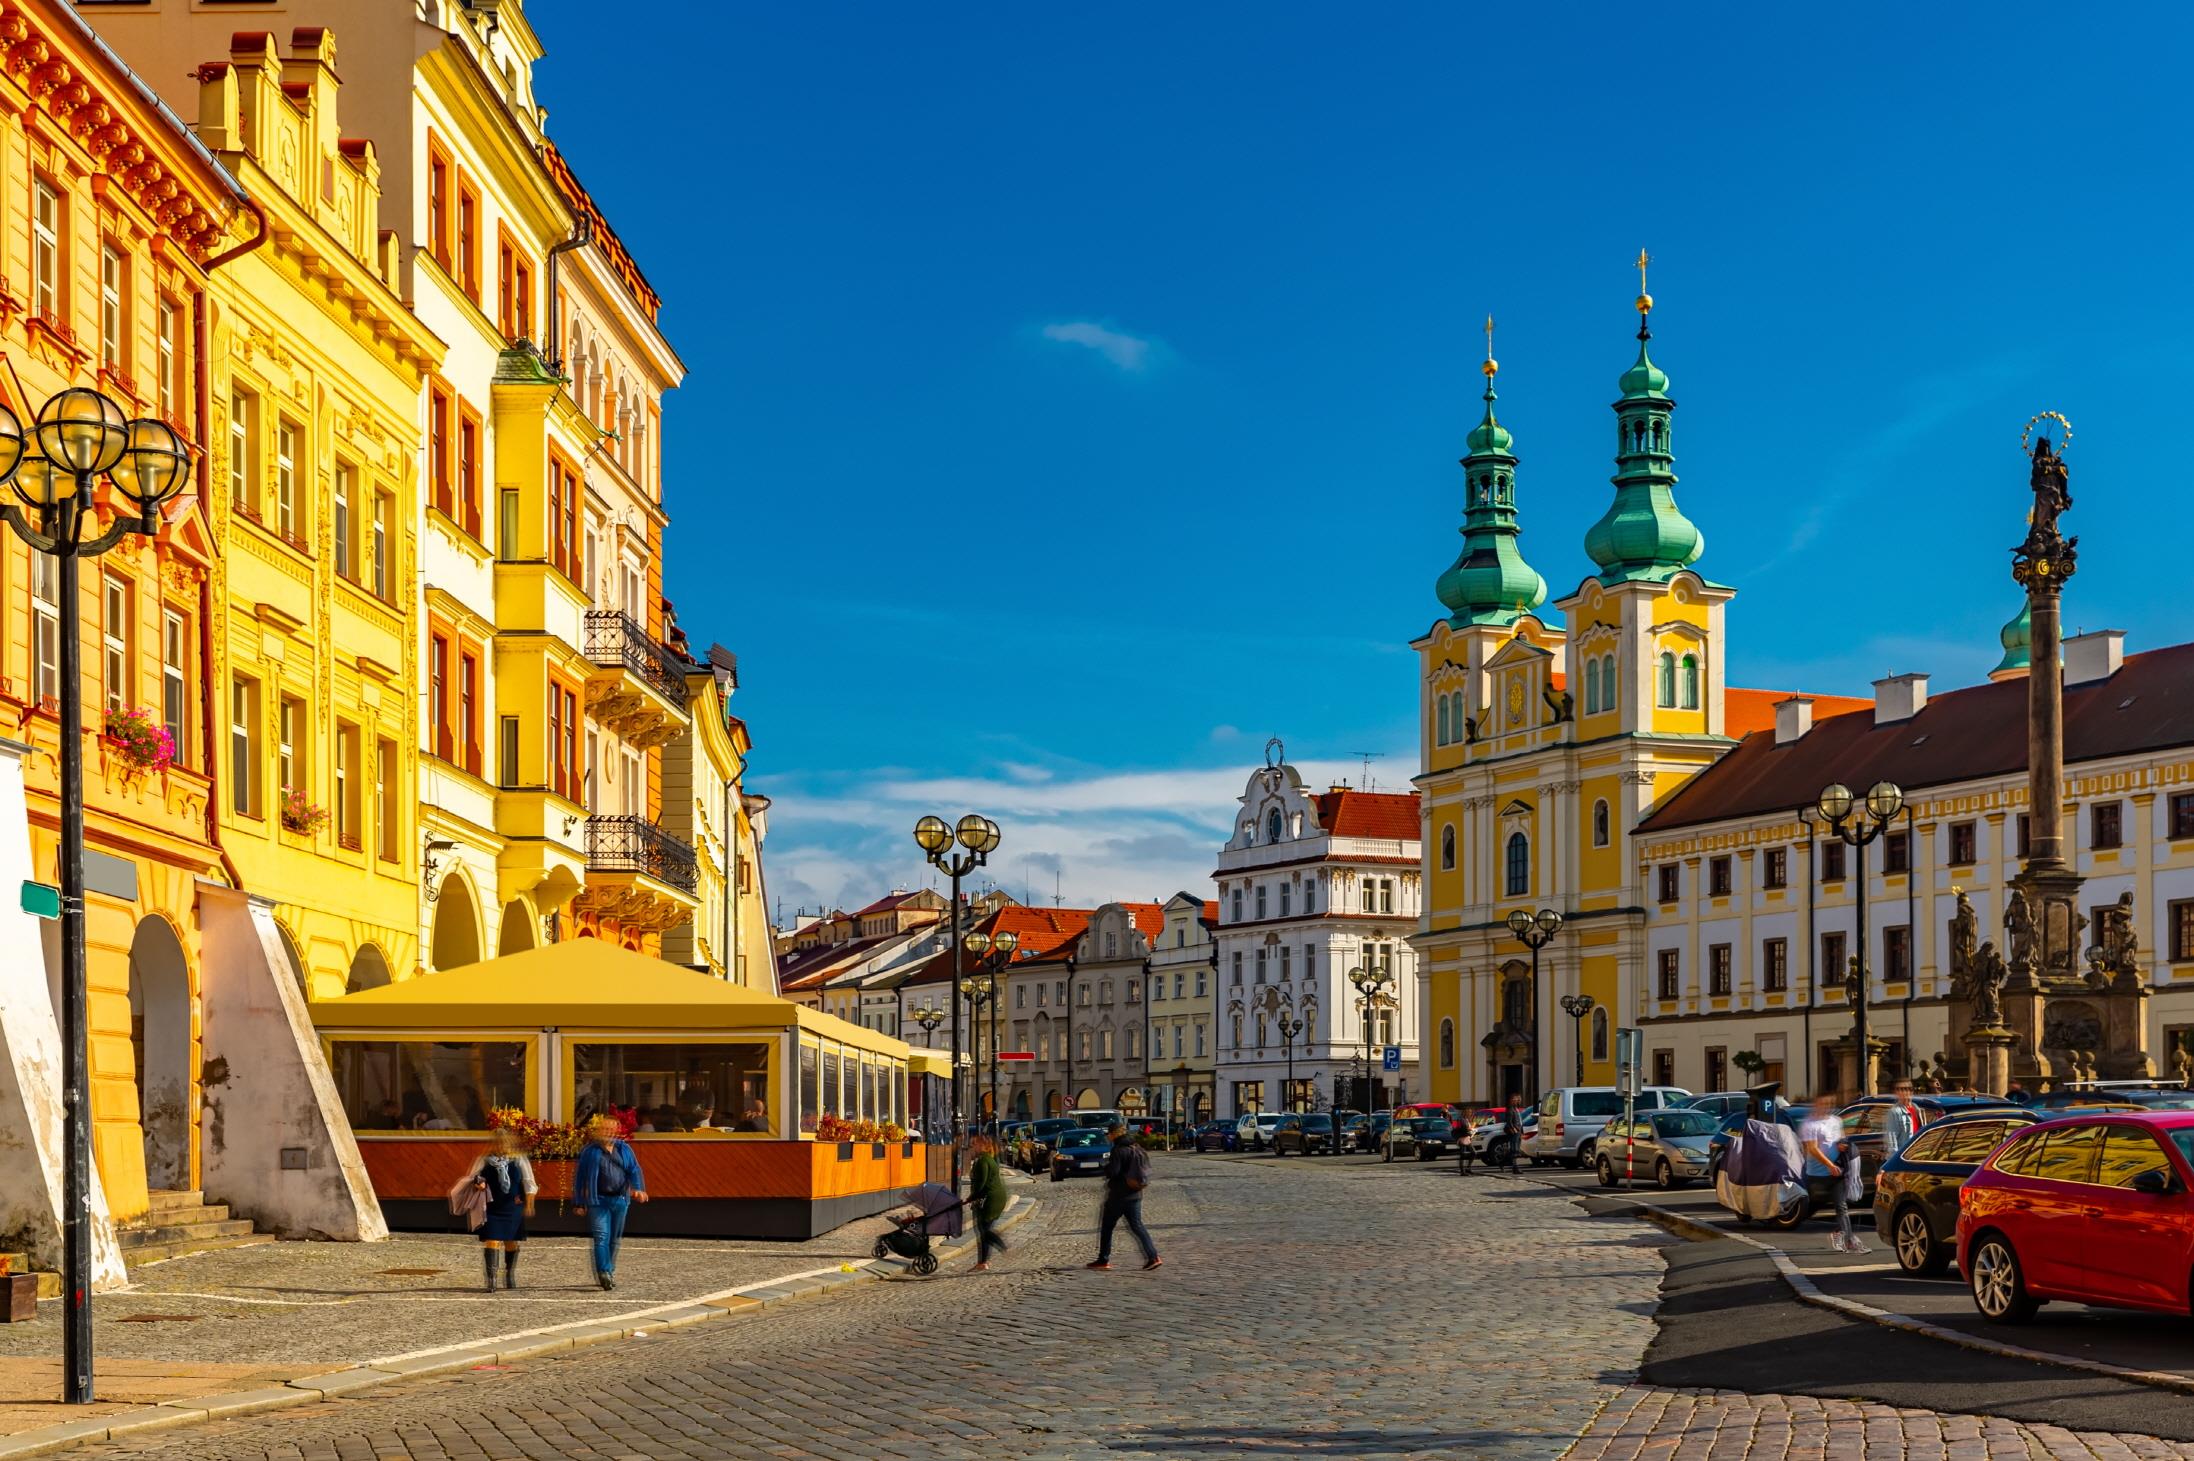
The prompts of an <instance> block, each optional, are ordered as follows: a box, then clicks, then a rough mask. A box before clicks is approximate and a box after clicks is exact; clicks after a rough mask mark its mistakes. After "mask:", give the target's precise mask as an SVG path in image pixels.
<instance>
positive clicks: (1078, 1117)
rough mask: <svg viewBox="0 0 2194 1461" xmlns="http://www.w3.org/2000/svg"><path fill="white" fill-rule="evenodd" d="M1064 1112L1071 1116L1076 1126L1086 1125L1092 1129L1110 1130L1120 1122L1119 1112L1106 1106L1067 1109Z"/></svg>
mask: <svg viewBox="0 0 2194 1461" xmlns="http://www.w3.org/2000/svg"><path fill="white" fill-rule="evenodd" d="M1064 1114H1065V1115H1068V1116H1071V1117H1073V1118H1074V1124H1075V1125H1076V1126H1086V1127H1088V1128H1089V1129H1090V1130H1092V1131H1110V1130H1112V1128H1113V1127H1115V1126H1118V1125H1121V1124H1122V1122H1121V1117H1120V1113H1119V1112H1118V1111H1115V1110H1113V1109H1112V1108H1110V1107H1108V1106H1100V1107H1093V1108H1091V1109H1090V1110H1087V1111H1068V1112H1065V1113H1064Z"/></svg>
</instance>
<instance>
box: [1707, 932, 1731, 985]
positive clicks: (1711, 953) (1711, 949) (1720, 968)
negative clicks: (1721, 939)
mask: <svg viewBox="0 0 2194 1461" xmlns="http://www.w3.org/2000/svg"><path fill="white" fill-rule="evenodd" d="M1706 965H1707V971H1708V977H1709V979H1710V980H1711V981H1712V982H1711V983H1710V984H1709V985H1708V986H1707V993H1709V994H1719V995H1726V994H1728V993H1729V987H1730V972H1731V971H1730V955H1729V945H1728V944H1708V945H1707V948H1706Z"/></svg>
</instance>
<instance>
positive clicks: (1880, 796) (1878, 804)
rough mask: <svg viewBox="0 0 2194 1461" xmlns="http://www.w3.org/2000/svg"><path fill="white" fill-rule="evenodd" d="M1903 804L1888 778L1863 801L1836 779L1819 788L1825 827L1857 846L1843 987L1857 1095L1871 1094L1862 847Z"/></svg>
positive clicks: (1863, 853)
mask: <svg viewBox="0 0 2194 1461" xmlns="http://www.w3.org/2000/svg"><path fill="white" fill-rule="evenodd" d="M1904 804H1905V794H1904V792H1903V791H1902V790H1900V789H1899V788H1898V787H1897V785H1896V784H1895V783H1894V782H1889V781H1877V782H1875V783H1874V785H1873V786H1871V787H1869V788H1868V789H1867V793H1866V800H1864V801H1860V800H1859V799H1858V798H1857V797H1854V796H1853V795H1852V794H1851V789H1850V788H1849V787H1847V786H1845V785H1844V784H1843V783H1841V782H1837V783H1834V784H1832V785H1830V786H1828V787H1825V788H1823V790H1822V792H1821V799H1820V802H1819V806H1820V809H1821V816H1822V818H1823V819H1824V820H1825V821H1826V822H1827V823H1828V830H1829V831H1830V832H1831V833H1832V834H1834V835H1835V836H1836V837H1838V838H1840V839H1842V841H1843V842H1844V843H1845V844H1847V845H1848V846H1851V847H1855V848H1857V849H1858V850H1859V881H1858V889H1859V891H1858V894H1857V898H1856V901H1857V903H1858V905H1859V906H1858V921H1859V952H1858V954H1857V956H1856V959H1855V963H1856V965H1857V973H1858V977H1857V978H1856V979H1852V978H1850V977H1849V976H1848V975H1847V976H1845V977H1844V990H1845V992H1846V994H1847V995H1848V996H1849V998H1850V1000H1851V1003H1852V1006H1853V1008H1854V1010H1855V1012H1856V1016H1857V1018H1856V1019H1855V1020H1854V1022H1853V1025H1852V1036H1853V1038H1854V1039H1856V1040H1857V1041H1858V1044H1859V1051H1858V1068H1857V1069H1856V1070H1855V1071H1854V1072H1853V1079H1854V1080H1855V1081H1856V1083H1857V1084H1858V1086H1859V1091H1858V1094H1859V1095H1861V1096H1867V1095H1872V1094H1873V1090H1872V1087H1873V1084H1874V1082H1873V1081H1872V1080H1870V1079H1868V1077H1869V1076H1871V1075H1872V1074H1873V1072H1872V1071H1871V1070H1869V1069H1868V1067H1869V1066H1871V1065H1872V1064H1873V1063H1874V1062H1873V1060H1872V1058H1871V1054H1872V1051H1871V1045H1870V1037H1869V1033H1868V1030H1867V1018H1866V1015H1867V1003H1868V1001H1867V994H1868V990H1867V985H1868V983H1869V982H1870V980H1869V976H1868V973H1867V955H1868V953H1869V952H1871V950H1870V949H1869V948H1868V946H1867V927H1866V922H1867V920H1866V894H1867V887H1866V848H1867V844H1868V843H1870V842H1872V841H1873V840H1874V839H1875V838H1877V837H1879V836H1881V835H1882V833H1884V832H1885V831H1887V830H1888V829H1889V824H1890V823H1891V822H1893V821H1895V820H1896V819H1897V814H1898V813H1899V812H1901V811H1903V810H1904Z"/></svg>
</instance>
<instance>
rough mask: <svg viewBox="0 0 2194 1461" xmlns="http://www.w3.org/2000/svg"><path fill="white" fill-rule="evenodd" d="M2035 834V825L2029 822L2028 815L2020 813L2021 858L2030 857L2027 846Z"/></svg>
mask: <svg viewBox="0 0 2194 1461" xmlns="http://www.w3.org/2000/svg"><path fill="white" fill-rule="evenodd" d="M2033 832H2034V827H2033V824H2032V823H2031V822H2030V821H2028V820H2027V815H2026V813H2024V812H2021V813H2019V856H2021V857H2026V856H2029V855H2030V854H2029V853H2028V851H2027V844H2028V841H2029V839H2030V838H2031V837H2032V836H2033Z"/></svg>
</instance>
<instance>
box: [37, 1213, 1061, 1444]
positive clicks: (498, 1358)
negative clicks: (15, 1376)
mask: <svg viewBox="0 0 2194 1461" xmlns="http://www.w3.org/2000/svg"><path fill="white" fill-rule="evenodd" d="M1036 1207H1037V1203H1036V1199H1034V1198H1033V1197H1026V1196H1016V1197H1015V1198H1014V1199H1013V1205H1012V1206H1011V1207H1009V1208H1008V1209H1007V1210H1006V1211H1005V1213H1004V1214H1003V1215H1002V1216H1001V1217H1000V1218H999V1219H998V1226H999V1227H1000V1228H1014V1227H1019V1226H1020V1225H1021V1224H1022V1223H1023V1222H1026V1221H1027V1220H1028V1218H1029V1217H1030V1216H1031V1215H1033V1214H1034V1213H1035V1211H1036ZM974 1247H975V1239H974V1236H973V1235H972V1234H970V1235H968V1236H966V1237H963V1238H959V1239H956V1240H954V1241H952V1242H951V1243H949V1244H947V1243H939V1244H938V1245H936V1248H935V1250H934V1251H935V1254H936V1257H937V1260H938V1263H939V1265H940V1266H942V1265H943V1264H945V1263H949V1262H952V1261H953V1260H955V1259H958V1258H961V1257H964V1256H966V1255H967V1254H968V1253H970V1252H972V1251H973V1250H974ZM907 1276H908V1274H907V1265H906V1263H905V1262H904V1261H902V1260H900V1259H898V1258H876V1259H871V1260H869V1261H868V1262H866V1263H857V1264H854V1265H853V1266H852V1271H851V1272H847V1271H845V1270H843V1269H841V1270H839V1271H837V1272H833V1273H828V1274H816V1275H813V1276H811V1277H806V1278H800V1279H793V1280H788V1281H782V1282H777V1283H770V1282H763V1283H758V1284H751V1285H748V1286H747V1287H744V1288H739V1289H733V1290H731V1291H729V1292H727V1293H722V1294H715V1295H711V1296H709V1297H707V1298H702V1299H695V1300H692V1301H690V1302H687V1303H683V1304H674V1305H673V1306H671V1307H667V1308H664V1309H660V1310H656V1311H652V1312H649V1313H648V1314H647V1315H646V1317H644V1318H627V1319H621V1320H619V1319H610V1320H602V1321H599V1322H596V1323H592V1324H578V1325H573V1326H571V1327H570V1328H568V1329H558V1330H556V1331H555V1332H553V1333H544V1334H532V1335H524V1336H513V1337H511V1338H509V1339H506V1340H495V1339H487V1340H482V1341H480V1342H478V1343H476V1344H470V1345H466V1346H464V1347H462V1348H459V1349H451V1350H443V1351H439V1352H437V1353H434V1354H428V1355H417V1356H413V1357H412V1358H409V1359H391V1360H383V1361H380V1362H379V1363H376V1364H370V1365H363V1364H362V1365H351V1366H348V1367H346V1368H343V1369H339V1370H329V1371H327V1372H326V1373H324V1374H318V1375H305V1376H301V1377H300V1378H298V1379H295V1380H291V1381H289V1382H287V1383H285V1384H280V1385H269V1386H264V1387H261V1388H258V1389H253V1390H234V1391H225V1392H217V1393H215V1394H211V1395H201V1396H193V1397H191V1398H189V1399H184V1400H168V1401H163V1402H161V1403H160V1404H157V1405H146V1406H140V1407H138V1408H137V1409H134V1410H124V1411H120V1412H118V1413H116V1414H114V1415H109V1416H101V1417H97V1418H94V1419H89V1420H72V1421H64V1422H62V1423H61V1424H59V1425H50V1426H42V1427H40V1428H39V1429H37V1430H34V1431H19V1432H17V1433H16V1434H14V1435H12V1436H0V1461H20V1458H22V1457H26V1456H43V1455H46V1454H48V1453H51V1452H54V1451H60V1450H65V1449H67V1448H68V1447H70V1446H76V1445H81V1444H83V1443H85V1442H87V1441H105V1440H116V1439H120V1438H121V1437H123V1436H127V1435H136V1434H138V1433H140V1432H144V1431H152V1430H164V1429H168V1428H171V1427H176V1426H185V1425H196V1424H198V1423H199V1422H201V1421H207V1420H213V1419H226V1418H227V1417H230V1416H235V1415H245V1414H248V1413H250V1412H252V1411H259V1410H279V1409H284V1408H287V1407H289V1406H295V1405H312V1404H316V1403H318V1402H320V1401H322V1400H326V1399H329V1398H330V1397H334V1396H343V1395H350V1394H353V1393H355V1392H357V1391H359V1390H365V1389H369V1388H371V1387H373V1386H377V1385H386V1384H390V1383H393V1382H395V1381H398V1380H409V1379H415V1378H417V1377H419V1376H421V1375H437V1374H447V1373H450V1372H452V1371H457V1370H469V1369H475V1368H478V1367H480V1366H482V1365H493V1364H508V1363H511V1362H512V1361H515V1360H521V1359H527V1358H530V1357H533V1356H537V1355H543V1354H549V1353H552V1352H555V1351H558V1350H567V1349H583V1348H586V1347H587V1346H589V1345H595V1344H609V1343H613V1342H615V1341H618V1340H624V1339H631V1338H633V1337H634V1336H636V1335H637V1336H645V1335H648V1334H652V1333H655V1332H657V1331H659V1330H666V1329H683V1328H687V1327H689V1326H691V1325H695V1324H703V1323H709V1322H712V1321H715V1320H720V1319H726V1318H730V1317H731V1316H733V1315H735V1314H756V1313H761V1312H763V1311H765V1310H767V1309H770V1308H773V1307H775V1306H777V1305H780V1304H787V1303H796V1302H800V1301H803V1300H807V1299H812V1298H816V1297H818V1296H820V1295H823V1294H827V1293H831V1292H834V1291H836V1290H838V1289H841V1288H847V1287H851V1286H853V1285H856V1284H864V1283H875V1282H878V1281H879V1280H897V1279H901V1278H905V1277H907Z"/></svg>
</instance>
